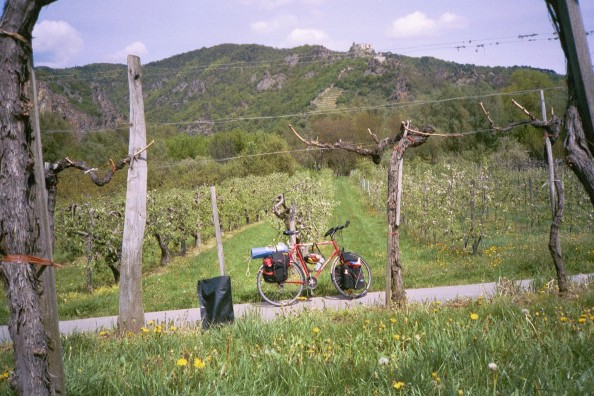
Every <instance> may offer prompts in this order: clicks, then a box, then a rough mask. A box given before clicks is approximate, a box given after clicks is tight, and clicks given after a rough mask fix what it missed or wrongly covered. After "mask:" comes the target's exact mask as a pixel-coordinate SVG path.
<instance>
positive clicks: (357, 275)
mask: <svg viewBox="0 0 594 396" xmlns="http://www.w3.org/2000/svg"><path fill="white" fill-rule="evenodd" d="M349 224H350V222H349V221H348V220H347V221H346V223H345V224H344V225H341V226H336V227H332V228H330V229H329V230H328V231H327V232H326V233H325V234H324V237H329V238H330V239H329V240H324V241H320V242H315V243H296V244H294V245H293V246H291V247H288V248H287V254H288V268H287V272H288V274H287V275H286V279H284V280H283V281H280V282H276V281H271V280H270V279H266V276H265V274H266V271H267V268H266V266H265V264H264V263H263V265H262V266H261V267H260V269H259V270H258V273H257V275H256V285H257V288H258V292H259V293H260V296H262V298H263V299H264V301H266V302H268V303H269V304H272V305H275V306H285V305H291V304H293V303H295V301H297V299H298V298H299V296H301V293H302V292H303V289H304V288H305V289H307V290H308V291H311V290H314V289H315V288H316V287H317V286H318V277H319V276H320V274H321V273H322V272H323V271H324V269H325V268H327V267H328V266H330V278H331V280H332V284H333V285H334V287H335V288H336V290H337V291H338V292H339V293H340V294H341V295H342V296H345V297H347V298H350V299H355V298H361V297H363V296H364V295H366V294H367V292H368V291H369V288H370V287H371V269H370V267H369V264H367V261H366V260H365V259H363V258H362V257H361V256H359V255H358V254H355V253H350V252H344V248H340V247H339V246H338V243H337V242H336V239H335V234H336V233H337V232H339V231H342V230H343V229H345V228H347V227H348V226H349ZM297 233H298V231H284V232H283V234H284V235H287V236H291V235H295V234H297ZM285 246H286V245H285ZM323 246H332V248H333V251H332V253H331V254H330V256H328V259H327V260H326V259H324V258H323V255H322V254H321V250H320V247H323ZM256 249H263V248H256ZM310 249H311V250H316V249H317V251H318V252H319V254H318V253H310V254H306V255H304V254H303V252H306V251H309V250H310ZM264 260H265V259H264ZM308 263H309V264H314V263H315V264H316V267H315V268H314V269H313V270H310V269H309V267H308V266H307V264H308ZM268 277H269V276H268Z"/></svg>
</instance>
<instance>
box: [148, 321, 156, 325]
mask: <svg viewBox="0 0 594 396" xmlns="http://www.w3.org/2000/svg"><path fill="white" fill-rule="evenodd" d="M147 324H148V325H149V326H152V325H154V324H155V322H154V321H152V320H151V321H149V322H148V323H147Z"/></svg>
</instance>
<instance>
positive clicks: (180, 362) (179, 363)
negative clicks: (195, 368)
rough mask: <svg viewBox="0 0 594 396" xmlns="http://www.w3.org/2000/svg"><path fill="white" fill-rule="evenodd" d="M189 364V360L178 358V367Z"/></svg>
mask: <svg viewBox="0 0 594 396" xmlns="http://www.w3.org/2000/svg"><path fill="white" fill-rule="evenodd" d="M187 365H188V361H187V360H186V359H184V358H181V359H177V366H178V367H186V366H187Z"/></svg>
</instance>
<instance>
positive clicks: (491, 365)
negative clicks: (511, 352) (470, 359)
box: [487, 362, 497, 371]
mask: <svg viewBox="0 0 594 396" xmlns="http://www.w3.org/2000/svg"><path fill="white" fill-rule="evenodd" d="M487 367H489V370H493V371H497V365H496V364H495V363H493V362H491V363H489V365H488V366H487Z"/></svg>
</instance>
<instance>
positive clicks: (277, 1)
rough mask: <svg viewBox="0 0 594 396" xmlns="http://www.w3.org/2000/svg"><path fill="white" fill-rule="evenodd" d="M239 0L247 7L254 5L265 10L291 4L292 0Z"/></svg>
mask: <svg viewBox="0 0 594 396" xmlns="http://www.w3.org/2000/svg"><path fill="white" fill-rule="evenodd" d="M240 2H241V3H242V4H243V5H246V6H249V7H252V6H256V7H259V8H263V9H266V10H275V9H277V8H281V7H284V6H286V5H288V4H291V3H292V2H293V0H240Z"/></svg>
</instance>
